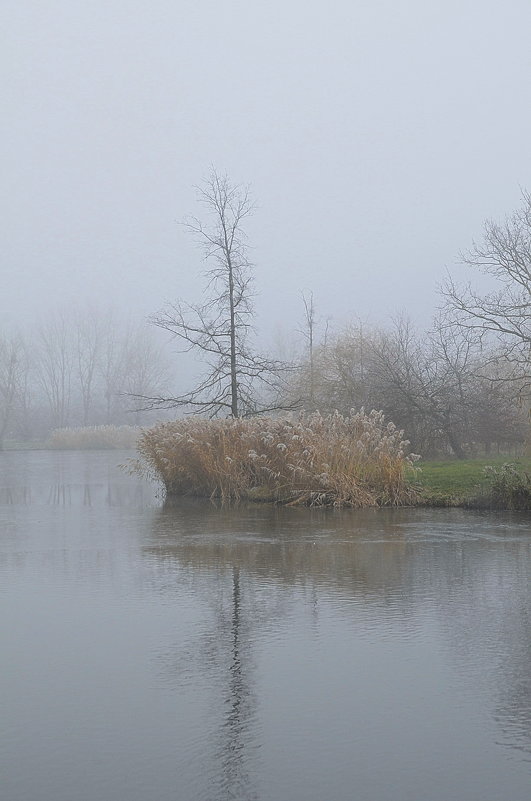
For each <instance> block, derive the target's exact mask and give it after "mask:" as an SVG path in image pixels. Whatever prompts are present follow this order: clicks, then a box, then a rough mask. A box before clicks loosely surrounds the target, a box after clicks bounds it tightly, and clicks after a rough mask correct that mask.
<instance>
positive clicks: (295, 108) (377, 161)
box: [1, 0, 531, 336]
mask: <svg viewBox="0 0 531 801" xmlns="http://www.w3.org/2000/svg"><path fill="white" fill-rule="evenodd" d="M3 18H4V19H3V25H2V29H3V33H2V39H3V44H2V48H1V52H2V55H1V58H2V62H3V63H2V74H3V75H4V115H5V124H4V126H3V133H2V134H1V137H2V151H3V153H4V163H3V167H2V173H3V201H2V203H3V205H2V220H3V229H4V235H3V247H2V251H3V280H2V293H1V313H2V318H3V320H4V323H7V324H12V325H14V324H17V323H24V324H25V323H26V322H28V321H31V320H33V319H34V318H35V317H38V316H39V315H40V314H42V313H43V311H45V310H46V309H48V308H52V307H53V308H56V307H57V306H61V305H63V306H64V305H67V306H68V305H71V304H72V303H74V302H75V303H79V302H80V301H81V302H85V301H87V302H90V303H93V304H94V303H95V304H102V305H105V306H108V305H113V306H115V307H119V308H121V309H122V310H127V312H128V313H133V314H134V315H138V316H139V317H144V316H146V315H148V314H150V313H152V312H154V311H156V310H157V309H158V308H160V307H161V306H162V305H163V303H164V302H165V301H167V300H172V299H174V298H176V297H178V296H184V297H187V298H189V299H190V300H194V299H196V298H197V297H199V296H200V291H201V290H200V287H201V281H200V277H199V275H200V270H201V267H202V262H201V254H200V252H198V251H197V249H195V248H194V246H193V242H192V241H191V240H190V237H189V236H187V235H186V232H185V230H183V229H182V227H180V226H179V225H178V221H179V220H181V219H182V218H183V217H184V216H185V215H186V214H187V213H193V212H197V209H196V208H195V203H196V201H195V190H194V185H196V184H198V183H199V182H200V181H201V179H202V178H203V177H204V176H205V175H207V174H208V173H209V170H210V169H211V166H212V165H213V166H215V167H216V169H218V170H221V171H226V172H227V174H228V175H229V176H230V178H231V180H232V181H234V182H236V183H239V182H241V183H249V184H250V185H251V188H252V192H253V195H254V197H255V198H256V201H257V206H258V207H257V210H256V213H255V215H254V217H253V218H252V220H250V221H249V224H248V225H247V231H248V234H249V241H250V243H251V244H252V246H253V250H252V258H253V261H254V263H255V265H256V283H257V289H258V291H259V296H258V299H257V311H258V324H259V327H260V329H261V331H262V332H263V335H264V336H269V335H271V336H273V335H274V332H275V331H278V330H279V329H281V330H283V331H286V332H289V330H290V329H291V328H292V327H293V324H294V320H295V318H297V316H299V315H300V292H301V291H302V290H304V289H306V290H312V291H313V292H314V295H315V299H316V303H317V306H318V309H319V312H320V313H321V314H322V315H324V316H327V317H332V319H333V320H334V321H337V322H338V323H343V322H344V321H346V320H348V319H349V318H350V317H353V316H358V317H359V316H362V317H364V318H366V319H369V320H373V321H376V322H378V321H380V320H382V319H384V318H386V317H387V316H388V315H389V314H390V313H392V312H394V311H395V310H397V309H400V310H405V311H407V312H408V313H409V314H410V315H411V316H412V317H413V318H414V319H415V320H417V321H418V322H419V323H420V324H425V323H427V322H429V319H430V317H431V314H432V312H433V310H434V308H435V306H436V305H437V303H438V297H437V292H436V288H437V283H438V281H440V280H441V279H442V278H443V276H444V272H445V270H446V269H447V268H451V269H452V270H453V272H454V274H459V270H460V269H461V270H462V269H463V268H459V267H456V266H455V265H456V259H457V256H458V253H459V251H460V250H462V249H464V248H466V247H467V246H468V245H469V244H470V243H471V241H472V239H473V238H474V237H476V238H477V237H478V236H480V235H481V230H482V224H483V221H484V219H485V218H487V217H494V218H500V217H503V216H504V215H505V214H506V213H508V212H510V211H511V210H512V209H513V208H515V206H517V205H518V202H519V198H520V188H521V187H525V186H527V187H530V186H531V162H530V160H529V141H531V111H530V110H529V103H528V99H529V89H530V78H531V69H530V67H531V64H530V60H531V56H530V51H529V42H528V37H529V30H530V29H531V5H530V4H529V2H527V1H526V0H508V2H506V3H504V4H502V3H500V2H489V1H488V0H481V1H480V0H460V2H452V0H446V1H445V2H444V3H443V2H434V1H433V0H409V2H407V3H396V2H394V0H370V2H369V1H368V0H367V1H366V2H362V1H361V0H358V2H356V3H353V2H346V0H345V2H338V0H333V2H330V3H326V4H323V3H317V2H313V1H312V0H304V2H302V0H300V1H299V0H287V2H286V1H284V2H278V0H270V2H268V3H265V2H264V3H256V2H255V3H244V2H235V1H234V0H227V2H225V3H222V4H219V3H217V2H211V1H210V0H208V1H207V0H200V1H199V2H197V0H194V1H193V2H192V0H180V1H179V2H170V1H169V0H150V2H149V3H148V2H139V0H127V2H126V1H125V0H105V2H103V0H94V2H91V3H85V4H83V3H72V2H70V1H69V2H67V0H55V2H54V1H52V0H38V2H37V0H35V2H30V0H16V1H15V0H5V2H4V4H3Z"/></svg>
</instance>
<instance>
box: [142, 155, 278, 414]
mask: <svg viewBox="0 0 531 801" xmlns="http://www.w3.org/2000/svg"><path fill="white" fill-rule="evenodd" d="M199 201H200V202H201V203H202V204H203V206H204V207H205V209H206V212H207V216H208V221H207V222H203V221H202V220H200V219H199V218H197V217H191V218H189V219H188V220H187V222H185V226H186V228H187V229H188V230H189V231H190V232H191V233H192V234H193V235H194V236H195V238H196V240H197V242H198V244H199V246H200V247H201V248H202V249H203V251H204V256H205V261H206V262H207V264H208V265H209V267H208V269H207V270H206V273H205V276H206V279H207V287H206V289H207V294H208V299H207V300H206V301H205V302H204V303H202V304H189V303H186V302H184V301H178V302H177V303H174V304H169V305H168V306H167V307H166V308H164V309H163V310H162V311H161V312H159V313H158V314H155V315H153V317H152V318H151V322H152V323H153V324H154V325H156V326H158V327H159V328H162V329H165V330H166V331H169V332H170V333H171V334H173V335H174V337H175V338H177V339H178V340H180V342H181V344H182V346H183V348H182V349H183V351H185V352H186V351H198V352H199V353H200V355H201V358H202V359H203V360H204V361H205V363H206V365H207V368H208V369H207V372H206V375H205V376H204V377H203V378H202V379H201V380H200V381H199V383H198V384H197V385H196V386H195V387H194V388H193V389H192V390H190V391H189V392H187V393H185V394H183V395H179V396H176V397H149V396H138V397H139V398H140V399H141V400H142V401H144V402H146V403H147V407H146V408H172V407H179V406H180V407H189V408H190V409H192V410H193V411H198V412H202V413H205V414H208V415H210V416H212V417H214V416H216V415H219V414H223V413H225V414H229V415H231V416H232V417H241V416H246V415H249V414H255V413H257V412H260V411H265V410H271V409H272V408H276V402H275V401H274V400H273V401H270V402H269V403H268V402H267V400H266V398H267V397H268V396H269V397H271V396H272V393H276V390H277V384H278V380H279V371H280V370H281V368H282V365H281V363H280V362H278V361H275V360H272V359H267V358H265V357H263V356H261V355H260V354H259V353H258V352H257V351H256V349H255V348H254V347H253V345H252V343H251V339H252V334H253V327H252V320H253V267H252V264H251V262H250V261H249V259H248V255H247V254H248V246H247V240H246V235H245V231H244V223H245V221H246V220H247V218H248V217H249V216H250V215H251V214H252V212H253V203H252V200H251V198H250V195H249V191H248V190H247V189H246V188H245V187H242V186H238V185H233V184H231V183H230V181H229V179H228V178H227V176H225V175H220V174H219V173H217V172H216V171H215V170H213V171H212V173H211V174H210V176H209V178H208V179H207V180H206V181H204V183H203V185H202V186H201V187H200V188H199ZM260 393H262V395H263V398H262V403H261V404H260V402H259V394H260Z"/></svg>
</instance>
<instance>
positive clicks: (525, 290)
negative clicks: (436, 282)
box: [442, 192, 531, 388]
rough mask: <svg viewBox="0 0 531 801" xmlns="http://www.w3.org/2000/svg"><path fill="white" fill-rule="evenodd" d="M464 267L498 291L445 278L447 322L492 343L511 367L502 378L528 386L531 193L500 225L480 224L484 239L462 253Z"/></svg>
mask: <svg viewBox="0 0 531 801" xmlns="http://www.w3.org/2000/svg"><path fill="white" fill-rule="evenodd" d="M462 261H463V263H464V264H466V265H469V266H471V267H474V268H476V269H478V270H480V271H481V272H483V273H486V274H488V275H491V276H493V277H494V278H495V279H496V281H497V284H498V288H497V289H494V290H493V291H492V292H487V293H485V294H480V293H478V292H477V291H476V290H474V289H473V288H472V286H471V284H470V283H468V284H466V285H465V286H459V285H458V284H457V283H456V282H455V281H454V280H453V278H451V277H449V278H448V279H447V281H446V284H445V285H444V287H443V289H442V292H443V295H444V297H445V299H446V307H447V310H448V313H449V315H450V318H451V320H450V321H451V324H453V325H456V326H459V327H460V328H461V329H468V330H471V331H474V332H476V333H477V334H478V336H479V337H480V338H481V339H482V340H483V341H488V340H490V341H491V342H492V341H493V342H494V344H495V345H496V348H495V350H496V358H500V357H501V358H503V360H504V361H506V362H507V364H508V365H509V366H510V370H509V371H506V372H505V375H504V379H505V380H507V379H511V380H516V381H518V382H522V383H523V384H524V385H527V387H528V388H529V387H531V195H530V194H529V193H528V192H523V193H522V205H521V207H520V208H519V209H518V210H517V211H516V212H515V213H514V214H513V215H512V216H510V217H508V218H507V219H506V220H505V222H503V223H501V224H500V223H496V222H493V221H491V220H489V221H487V222H486V223H485V228H484V237H483V241H482V242H480V243H474V244H473V245H472V248H471V249H470V250H469V251H468V252H467V253H465V254H463V255H462Z"/></svg>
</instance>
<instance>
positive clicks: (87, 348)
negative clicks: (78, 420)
mask: <svg viewBox="0 0 531 801" xmlns="http://www.w3.org/2000/svg"><path fill="white" fill-rule="evenodd" d="M102 322H103V320H102V316H101V315H100V314H97V313H96V312H95V311H94V310H93V309H90V310H87V311H85V312H83V311H81V310H78V311H77V312H76V314H75V315H74V317H73V321H72V323H73V329H74V330H73V348H74V364H75V373H76V376H77V380H78V383H79V391H80V393H81V403H82V408H83V419H82V422H83V425H84V426H86V425H88V424H89V418H90V412H91V409H92V401H93V390H94V381H95V379H96V377H97V367H98V363H99V359H100V350H101V348H102V337H103V330H102Z"/></svg>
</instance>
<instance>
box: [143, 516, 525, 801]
mask: <svg viewBox="0 0 531 801" xmlns="http://www.w3.org/2000/svg"><path fill="white" fill-rule="evenodd" d="M439 517H441V518H443V523H442V525H441V521H438V522H437V524H436V525H434V523H433V520H434V515H433V511H432V510H424V511H421V510H415V512H414V515H413V516H412V515H411V513H410V512H409V511H408V510H379V511H376V512H375V511H374V510H366V511H361V512H342V513H337V514H334V513H333V512H332V513H330V511H327V512H313V513H312V512H309V511H308V510H287V509H283V510H282V509H281V510H278V509H277V510H275V509H271V508H267V509H266V508H256V507H254V508H241V509H236V510H224V509H215V508H212V507H210V506H208V505H201V504H196V503H193V502H181V503H179V504H167V505H166V506H165V507H164V508H163V509H161V510H160V512H159V513H158V516H157V517H156V519H155V525H154V528H153V532H152V538H151V539H152V544H151V545H148V546H147V549H146V552H149V553H150V554H151V555H152V556H153V555H154V554H156V555H157V559H158V560H159V562H164V563H166V567H167V566H168V560H170V561H173V562H174V564H175V566H176V567H177V566H178V569H179V570H184V571H185V572H187V571H190V572H191V575H198V574H201V575H203V576H204V577H205V580H206V582H207V586H206V587H205V586H204V589H205V591H206V593H207V594H208V595H209V596H210V597H212V587H213V586H215V584H216V580H219V577H220V576H227V574H229V575H231V576H232V610H231V616H230V621H229V620H228V619H227V617H226V615H225V617H224V614H223V612H222V610H221V609H220V610H219V613H218V615H217V622H216V624H215V626H216V627H215V631H214V632H211V637H212V639H216V638H217V637H219V638H225V642H226V641H227V639H228V640H229V641H230V659H229V668H228V671H227V674H226V675H227V678H228V691H226V693H225V696H224V697H226V708H227V712H226V716H225V720H224V723H223V732H224V733H223V741H224V747H223V749H222V751H223V754H224V760H225V761H224V765H225V767H224V775H225V776H226V780H227V792H228V793H229V795H228V797H240V796H231V795H230V790H229V789H228V788H229V786H236V785H240V786H241V784H242V782H244V781H245V776H246V775H248V770H246V768H245V764H244V763H245V755H246V748H247V750H249V743H248V740H247V737H248V734H249V725H248V724H249V720H250V718H252V716H253V714H255V712H254V711H253V709H252V707H253V704H254V703H255V700H254V697H253V693H252V692H251V689H250V688H251V686H252V680H251V679H252V670H253V666H252V660H251V658H250V653H249V644H250V641H252V640H256V639H257V638H259V637H260V633H259V629H260V627H261V626H264V625H265V626H269V625H274V624H275V623H274V622H276V624H280V621H281V619H282V616H283V615H286V614H287V613H288V607H290V606H292V605H293V603H294V595H293V589H294V588H297V589H298V590H300V589H301V588H303V589H304V591H305V593H306V601H305V603H306V606H307V608H308V609H310V610H311V612H312V618H313V621H314V626H316V627H318V626H319V617H318V614H317V609H318V606H320V604H321V602H322V601H325V602H326V601H327V600H329V599H330V598H331V597H340V598H341V600H342V602H343V605H344V608H350V609H351V613H352V614H355V616H356V621H357V624H359V623H360V621H363V620H364V619H366V620H367V622H368V625H370V624H373V623H374V620H375V619H376V618H378V620H379V621H386V622H387V624H389V625H390V626H391V627H392V628H394V627H395V626H400V628H401V630H402V631H409V634H408V636H411V635H414V634H415V633H416V632H417V631H418V630H419V629H420V627H421V625H422V620H423V619H424V618H425V616H426V615H429V616H430V617H432V618H433V621H434V622H435V621H436V625H437V626H438V627H439V629H440V631H441V632H442V635H443V638H444V642H445V644H446V646H447V648H448V652H449V654H450V658H451V659H452V660H453V661H455V662H456V663H458V664H459V671H460V673H461V674H462V676H463V679H465V678H466V679H467V680H468V681H469V682H470V684H471V685H472V686H475V687H482V688H483V689H482V692H483V694H484V703H485V707H486V708H487V709H489V710H490V715H491V718H492V719H494V720H496V721H497V723H498V725H499V727H500V729H501V730H502V731H503V742H504V743H505V744H507V745H510V746H511V747H513V748H518V749H519V750H523V751H525V752H527V753H529V754H531V680H530V679H529V676H530V675H531V670H530V667H531V653H530V650H529V643H530V642H531V623H530V619H531V587H530V584H529V581H528V570H529V565H530V564H531V542H530V540H529V536H528V525H527V523H528V521H526V520H525V519H524V518H523V517H521V516H520V517H519V516H512V517H511V516H506V517H505V518H504V517H503V516H498V517H497V518H496V519H495V520H492V519H491V520H490V522H489V518H488V517H485V516H484V515H481V514H477V515H475V514H472V513H470V512H462V511H461V510H444V511H443V514H442V515H440V516H439ZM504 523H505V526H506V528H507V532H508V535H507V537H505V534H504ZM515 532H516V536H515ZM518 564H520V565H522V566H523V567H522V568H521V569H520V570H519V569H516V570H515V565H518ZM243 576H245V577H247V578H248V581H247V582H246V584H247V586H246V592H247V593H248V594H249V596H252V595H253V594H255V595H256V594H258V595H260V593H261V592H263V590H264V587H265V586H267V601H266V602H265V603H264V602H263V603H262V604H261V606H260V609H259V610H258V609H255V610H254V612H253V610H252V609H251V605H249V607H248V608H247V609H245V607H244V605H243V603H242V578H243ZM216 577H217V579H216ZM209 582H210V584H211V586H210V589H209V588H208V583H209ZM486 582H487V583H488V582H492V585H493V586H492V595H491V596H487V595H486V590H485V586H486ZM275 599H276V600H275ZM347 600H348V601H354V602H355V603H354V604H352V603H349V604H346V603H345V602H346V601H347ZM262 601H263V599H262ZM218 602H220V599H219V598H218ZM266 608H267V613H266ZM251 629H254V632H253V633H251ZM218 648H219V640H218ZM191 650H194V649H193V648H192V649H191ZM485 650H487V651H489V652H490V653H491V658H490V660H489V662H488V664H487V666H486V665H485ZM195 653H196V654H197V653H198V652H197V651H195ZM188 655H190V650H189V651H188ZM225 659H227V654H226V653H225ZM242 797H243V796H242ZM249 797H250V796H249Z"/></svg>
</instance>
